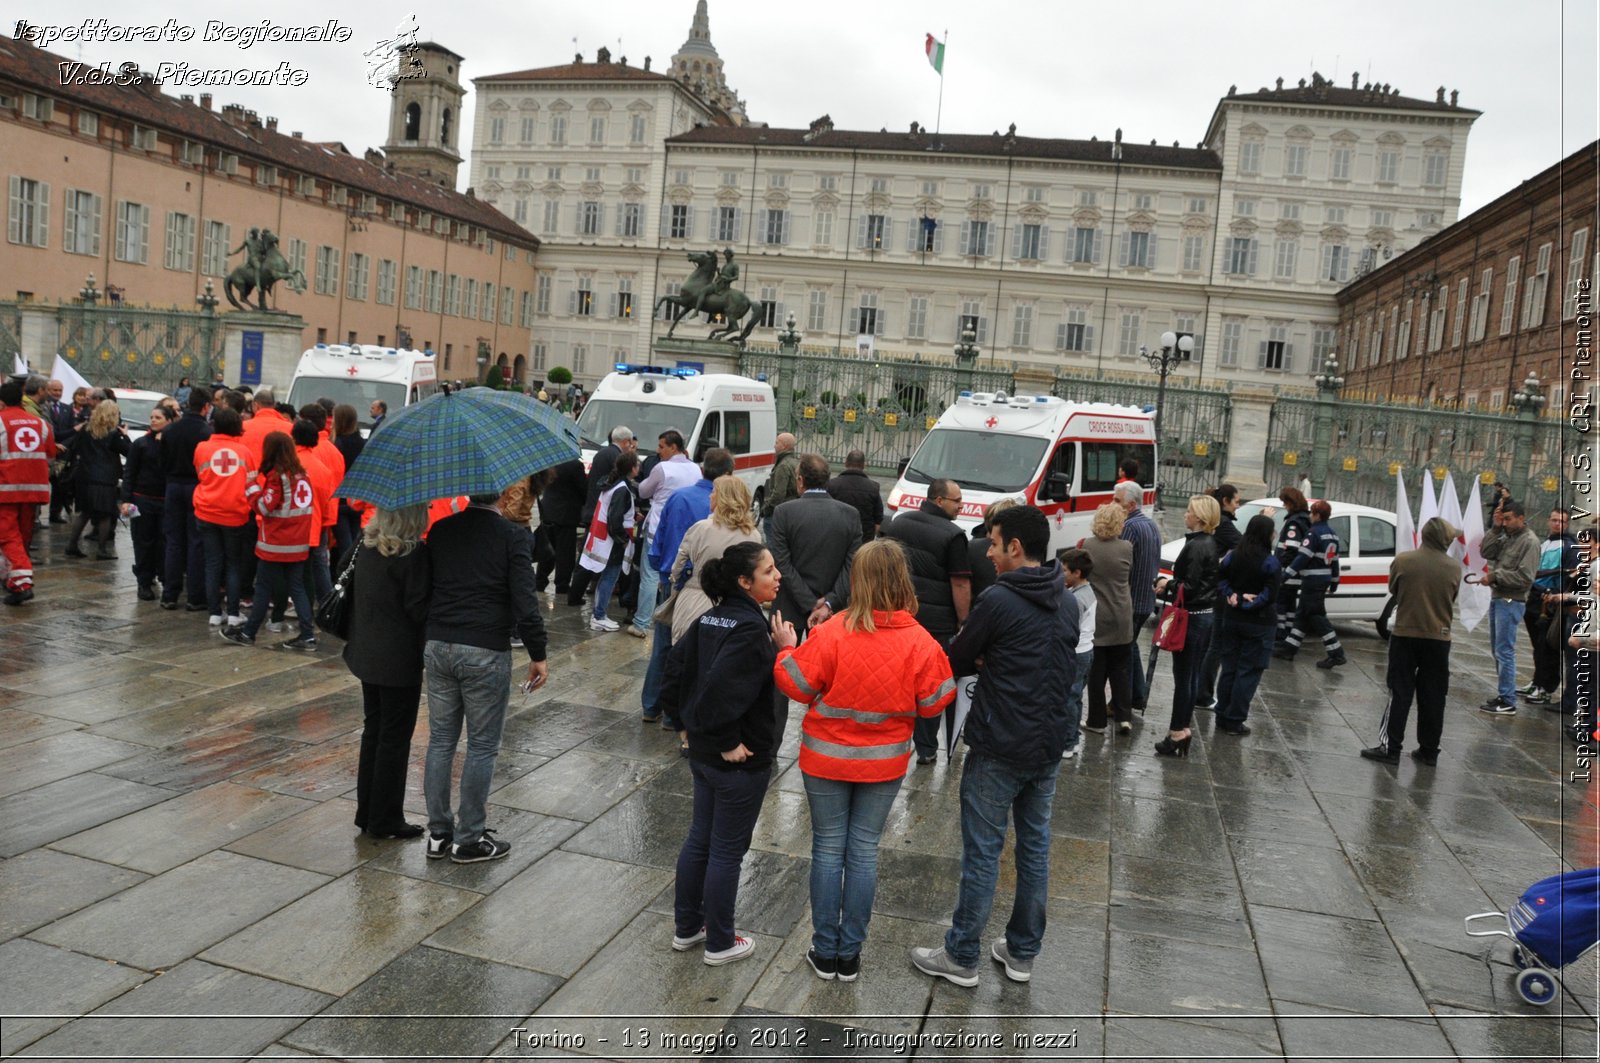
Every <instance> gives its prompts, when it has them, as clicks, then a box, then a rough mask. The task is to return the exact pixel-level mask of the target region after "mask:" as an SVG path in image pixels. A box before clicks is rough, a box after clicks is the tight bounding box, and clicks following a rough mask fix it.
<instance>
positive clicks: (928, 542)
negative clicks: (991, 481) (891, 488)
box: [883, 501, 969, 644]
mask: <svg viewBox="0 0 1600 1063" xmlns="http://www.w3.org/2000/svg"><path fill="white" fill-rule="evenodd" d="M883 537H884V538H885V539H893V540H894V541H895V542H897V543H899V544H900V545H901V547H902V548H904V550H905V554H906V564H907V567H909V568H910V569H911V585H912V586H913V587H914V588H916V592H917V623H919V624H921V625H922V626H923V627H924V628H926V629H927V631H928V634H930V635H932V636H933V637H934V638H936V639H938V640H939V641H940V643H941V644H943V643H948V642H949V641H950V639H951V638H953V637H954V636H955V633H956V628H957V627H958V626H959V622H958V621H957V620H956V599H955V594H954V593H953V592H952V591H951V589H950V577H951V575H952V574H954V575H958V576H965V575H969V573H968V572H966V556H967V536H966V533H965V532H963V531H962V530H961V528H960V526H959V525H957V524H956V522H955V521H953V520H951V519H950V518H949V517H947V516H945V515H944V511H943V510H941V509H940V508H939V504H938V503H937V502H931V501H930V502H924V503H922V505H921V506H920V507H919V508H917V509H914V510H910V511H908V512H905V513H901V514H900V515H899V516H897V517H895V518H894V520H891V521H890V522H889V523H888V524H886V525H885V526H884V528H883ZM954 558H959V559H960V566H961V567H960V568H959V569H955V568H952V567H951V566H952V564H954V563H955V561H954V560H953V559H954Z"/></svg>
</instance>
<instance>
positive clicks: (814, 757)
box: [772, 610, 956, 782]
mask: <svg viewBox="0 0 1600 1063" xmlns="http://www.w3.org/2000/svg"><path fill="white" fill-rule="evenodd" d="M872 622H873V626H874V627H875V628H876V629H877V630H875V631H870V632H869V631H861V630H857V631H849V630H847V629H846V627H845V623H844V617H842V616H836V617H832V618H831V619H829V620H828V621H827V622H826V623H824V624H823V625H822V626H821V627H816V628H812V629H811V633H810V634H809V635H807V636H806V640H805V642H803V643H801V644H800V646H799V647H798V648H796V649H792V650H789V649H784V650H779V651H778V659H777V662H776V663H775V664H774V665H773V667H772V677H773V679H774V680H775V681H776V682H777V684H778V689H779V690H781V691H783V692H784V693H785V694H787V695H789V697H791V698H793V699H794V700H795V701H800V702H805V703H806V704H807V705H808V706H809V708H807V709H806V716H805V719H804V720H803V721H801V726H800V730H801V734H800V770H801V771H803V772H805V773H806V774H807V775H814V776H816V777H818V778H820V779H839V780H842V781H845V782H888V781H889V780H891V779H898V778H901V777H902V776H904V775H905V773H906V763H907V762H908V761H909V760H910V759H911V749H912V742H911V732H912V729H913V727H914V726H915V725H916V721H917V717H918V716H937V715H939V713H941V712H942V711H944V707H945V706H946V705H948V704H950V703H951V702H952V701H953V700H955V696H956V684H955V679H954V677H952V676H951V674H950V660H949V658H948V657H946V656H945V653H944V650H942V649H940V648H939V643H938V642H936V641H935V640H934V638H933V636H932V635H930V634H928V631H927V629H926V628H924V627H923V626H922V625H921V624H919V623H917V619H916V617H914V616H912V615H911V614H910V613H907V612H905V611H903V610H902V611H896V612H893V613H884V612H874V613H873V614H872Z"/></svg>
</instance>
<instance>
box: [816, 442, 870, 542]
mask: <svg viewBox="0 0 1600 1063" xmlns="http://www.w3.org/2000/svg"><path fill="white" fill-rule="evenodd" d="M828 494H830V495H832V496H833V497H834V498H837V499H838V500H839V501H841V502H844V503H846V504H848V505H852V506H854V507H856V512H857V513H860V514H861V541H862V542H864V543H870V542H871V541H872V540H874V539H876V538H877V537H878V526H879V525H881V524H882V523H883V492H882V491H880V490H879V489H878V483H877V481H876V480H874V479H872V477H870V476H868V475H867V456H866V455H865V454H863V453H861V451H859V450H852V451H851V452H850V453H848V454H846V455H845V456H844V472H841V473H840V474H839V475H838V476H835V477H834V478H833V479H831V480H829V481H828Z"/></svg>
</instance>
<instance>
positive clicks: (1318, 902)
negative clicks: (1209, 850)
mask: <svg viewBox="0 0 1600 1063" xmlns="http://www.w3.org/2000/svg"><path fill="white" fill-rule="evenodd" d="M1228 844H1229V847H1230V848H1231V849H1232V850H1233V863H1234V869H1235V871H1236V872H1237V873H1238V876H1239V882H1240V885H1241V886H1242V887H1243V889H1244V896H1245V900H1247V901H1249V902H1250V903H1251V904H1252V905H1255V904H1267V905H1274V906H1276V907H1279V908H1294V909H1298V910H1301V911H1307V912H1320V913H1322V914H1323V915H1342V916H1348V917H1349V918H1352V919H1377V918H1378V913H1377V911H1376V910H1375V909H1374V908H1373V906H1372V901H1371V900H1370V899H1369V898H1368V897H1367V893H1366V890H1365V889H1363V888H1362V884H1361V880H1360V879H1359V878H1357V877H1356V873H1355V869H1354V868H1353V867H1351V865H1350V861H1349V860H1348V859H1346V857H1345V854H1344V853H1342V852H1339V851H1338V850H1335V849H1326V848H1322V847H1320V846H1315V845H1300V844H1297V843H1295V842H1293V841H1288V840H1275V839H1270V838H1245V837H1234V838H1230V839H1229V842H1228Z"/></svg>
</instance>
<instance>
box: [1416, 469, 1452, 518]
mask: <svg viewBox="0 0 1600 1063" xmlns="http://www.w3.org/2000/svg"><path fill="white" fill-rule="evenodd" d="M1438 515H1439V502H1438V500H1437V499H1435V498H1434V497H1433V470H1432V469H1429V468H1424V469H1423V470H1422V509H1421V510H1419V511H1418V512H1417V527H1419V528H1420V527H1422V526H1423V525H1424V524H1426V523H1428V522H1429V521H1430V520H1432V519H1433V518H1434V517H1437V516H1438ZM1458 527H1459V525H1458Z"/></svg>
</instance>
